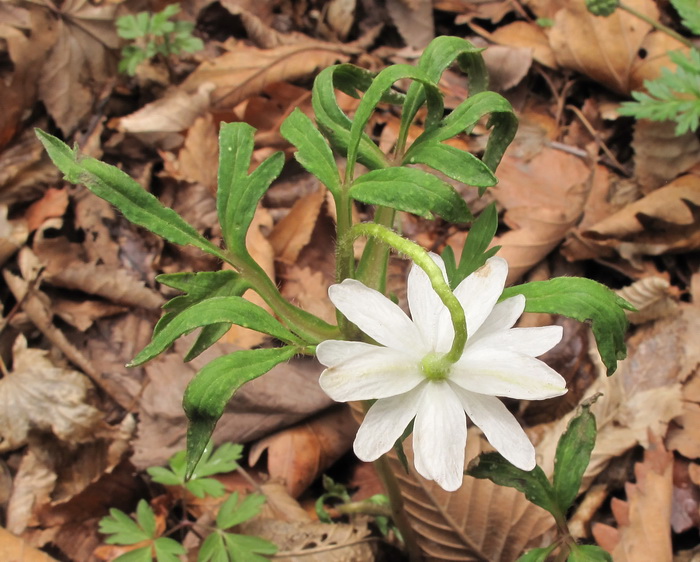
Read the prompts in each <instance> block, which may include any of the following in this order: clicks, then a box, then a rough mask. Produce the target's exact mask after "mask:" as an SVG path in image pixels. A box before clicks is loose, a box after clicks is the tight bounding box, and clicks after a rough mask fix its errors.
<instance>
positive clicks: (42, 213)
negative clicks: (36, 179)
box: [24, 187, 68, 232]
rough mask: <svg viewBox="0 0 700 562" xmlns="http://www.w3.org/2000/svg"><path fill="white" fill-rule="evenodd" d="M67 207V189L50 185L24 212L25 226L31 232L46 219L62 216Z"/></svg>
mask: <svg viewBox="0 0 700 562" xmlns="http://www.w3.org/2000/svg"><path fill="white" fill-rule="evenodd" d="M67 208H68V191H67V190H66V189H56V188H53V187H50V188H49V189H47V190H46V192H45V193H44V196H43V197H42V198H41V199H39V200H38V201H35V202H34V203H32V204H31V205H30V206H29V207H28V208H27V210H26V212H25V214H24V218H25V219H26V221H27V228H29V231H30V232H32V231H34V230H36V229H38V228H39V227H40V226H41V224H42V223H43V222H44V221H45V220H46V219H51V218H61V217H63V215H64V213H65V212H66V209H67Z"/></svg>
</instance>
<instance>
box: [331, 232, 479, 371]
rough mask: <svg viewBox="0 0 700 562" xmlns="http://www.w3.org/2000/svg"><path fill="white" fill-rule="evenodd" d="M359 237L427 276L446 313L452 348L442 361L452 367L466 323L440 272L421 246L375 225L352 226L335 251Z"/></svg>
mask: <svg viewBox="0 0 700 562" xmlns="http://www.w3.org/2000/svg"><path fill="white" fill-rule="evenodd" d="M361 236H366V237H367V238H374V239H378V240H381V241H383V242H385V243H386V244H388V245H389V246H391V247H392V248H394V249H395V250H397V251H398V252H400V253H402V254H405V255H407V256H408V257H410V258H411V259H412V260H413V261H414V262H415V263H416V265H418V267H420V268H421V269H422V270H423V271H425V273H426V274H427V275H428V277H429V279H430V284H431V285H432V287H433V290H434V291H435V292H436V293H437V295H438V297H440V300H441V301H442V302H443V304H444V305H445V306H446V307H447V310H448V311H449V312H450V316H451V318H452V325H453V326H454V331H455V336H454V340H453V341H452V347H451V348H450V350H449V351H448V352H447V354H446V355H445V356H444V357H443V360H444V361H447V362H449V363H456V362H457V360H458V359H459V358H460V357H461V356H462V352H463V351H464V346H465V344H466V343H467V320H466V317H465V315H464V309H463V308H462V305H461V304H460V302H459V300H457V297H456V296H455V295H454V293H453V292H452V289H450V286H449V285H448V283H447V281H446V280H445V278H444V277H443V274H442V271H441V270H440V268H439V267H438V266H437V264H436V263H435V262H434V261H433V260H432V258H431V257H430V256H429V255H428V252H426V251H425V249H423V248H422V247H421V246H419V245H418V244H416V243H415V242H411V241H410V240H407V239H406V238H403V237H402V236H399V235H398V234H396V233H395V232H394V231H392V230H389V229H388V228H386V227H385V226H382V225H379V224H372V223H362V224H356V225H355V226H353V227H352V228H351V229H350V230H349V231H348V233H347V235H346V236H345V237H343V238H342V239H340V240H339V241H338V248H339V251H342V250H343V248H346V247H350V248H352V244H353V242H354V241H355V240H356V239H357V238H359V237H361Z"/></svg>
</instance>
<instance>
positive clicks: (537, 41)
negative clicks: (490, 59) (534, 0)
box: [484, 21, 557, 68]
mask: <svg viewBox="0 0 700 562" xmlns="http://www.w3.org/2000/svg"><path fill="white" fill-rule="evenodd" d="M489 39H490V40H491V41H494V42H496V43H498V44H499V45H508V46H510V47H522V48H525V49H530V50H531V51H532V58H533V59H535V60H536V61H537V62H539V63H540V64H543V65H545V66H548V67H549V68H557V61H556V58H555V56H554V52H553V51H552V47H551V46H550V44H549V39H548V38H547V35H546V34H545V32H544V30H543V29H542V27H540V26H539V25H536V24H534V23H530V22H525V21H515V22H513V23H509V24H508V25H504V26H501V27H499V28H498V29H496V30H495V31H494V32H493V33H492V34H491V35H490V36H489ZM489 50H490V49H487V50H486V51H485V53H484V54H486V53H488V51H489Z"/></svg>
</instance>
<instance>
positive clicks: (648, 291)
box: [617, 277, 680, 324]
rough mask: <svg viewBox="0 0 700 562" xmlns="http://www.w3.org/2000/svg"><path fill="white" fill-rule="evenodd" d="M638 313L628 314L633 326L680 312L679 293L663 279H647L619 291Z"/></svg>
mask: <svg viewBox="0 0 700 562" xmlns="http://www.w3.org/2000/svg"><path fill="white" fill-rule="evenodd" d="M617 294H618V295H620V296H621V297H622V298H623V299H625V300H626V301H627V302H629V303H630V304H632V306H634V307H635V308H636V309H637V311H636V312H627V318H629V321H630V322H632V324H642V323H644V322H649V321H650V320H657V319H658V318H663V317H665V316H670V315H671V314H675V313H676V312H677V311H678V298H679V296H680V295H679V294H678V291H677V290H675V291H674V289H673V288H672V287H671V284H670V283H669V282H668V280H666V279H664V278H663V277H645V278H643V279H640V280H639V281H635V282H634V283H632V284H631V285H628V286H627V287H624V288H622V289H620V290H619V291H617Z"/></svg>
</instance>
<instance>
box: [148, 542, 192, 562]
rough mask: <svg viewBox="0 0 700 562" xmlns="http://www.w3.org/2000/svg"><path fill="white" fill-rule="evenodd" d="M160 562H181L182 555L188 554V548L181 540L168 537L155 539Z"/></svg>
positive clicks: (157, 556)
mask: <svg viewBox="0 0 700 562" xmlns="http://www.w3.org/2000/svg"><path fill="white" fill-rule="evenodd" d="M153 547H154V548H155V550H156V560H157V561H158V562H181V561H180V555H181V554H187V549H186V548H185V547H184V546H182V545H181V544H180V543H179V542H177V541H176V540H174V539H170V538H168V537H159V538H157V539H156V540H155V541H153Z"/></svg>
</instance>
